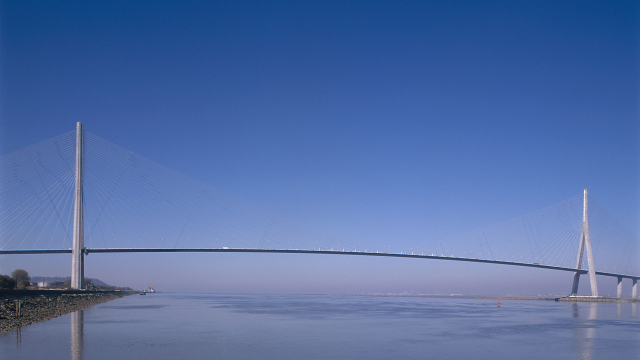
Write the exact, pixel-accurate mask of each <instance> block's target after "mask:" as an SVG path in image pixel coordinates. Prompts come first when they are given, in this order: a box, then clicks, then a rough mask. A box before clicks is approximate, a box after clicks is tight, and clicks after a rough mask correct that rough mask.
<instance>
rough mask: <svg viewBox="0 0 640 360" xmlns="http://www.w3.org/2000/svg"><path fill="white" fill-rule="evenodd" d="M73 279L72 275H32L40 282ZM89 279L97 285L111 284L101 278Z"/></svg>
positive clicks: (33, 280) (34, 279)
mask: <svg viewBox="0 0 640 360" xmlns="http://www.w3.org/2000/svg"><path fill="white" fill-rule="evenodd" d="M69 279H71V276H67V277H60V276H46V277H45V276H32V277H31V282H40V281H45V280H46V281H61V282H64V281H65V280H69ZM87 279H91V283H92V284H96V285H100V286H111V285H109V284H107V283H106V282H104V281H102V280H99V279H92V278H87Z"/></svg>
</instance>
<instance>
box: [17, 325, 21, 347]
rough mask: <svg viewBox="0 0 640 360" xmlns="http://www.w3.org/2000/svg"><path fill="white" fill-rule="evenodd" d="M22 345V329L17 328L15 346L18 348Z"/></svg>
mask: <svg viewBox="0 0 640 360" xmlns="http://www.w3.org/2000/svg"><path fill="white" fill-rule="evenodd" d="M21 344H22V328H21V327H19V328H17V329H16V346H17V347H18V348H19V347H20V345H21Z"/></svg>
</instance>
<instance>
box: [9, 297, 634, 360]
mask: <svg viewBox="0 0 640 360" xmlns="http://www.w3.org/2000/svg"><path fill="white" fill-rule="evenodd" d="M497 303H498V301H497V300H492V299H489V300H484V299H482V300H481V299H470V298H433V297H401V296H392V297H381V296H333V295H327V296H323V295H211V294H169V293H161V294H150V295H147V296H137V295H134V296H129V297H126V298H122V299H118V300H114V301H111V302H108V303H104V304H99V305H96V306H93V307H90V308H87V309H86V310H84V311H81V312H76V313H72V314H67V315H64V316H61V317H58V318H56V319H53V320H50V321H47V322H43V323H38V324H34V325H31V326H27V327H24V328H22V329H20V330H17V331H13V332H10V333H6V334H2V335H0V353H2V354H3V359H44V358H46V359H69V358H72V359H74V360H75V359H147V358H148V359H176V358H184V359H193V358H200V359H207V358H221V359H425V358H427V359H428V358H434V359H460V358H468V359H514V358H518V359H541V358H544V359H618V360H622V359H637V358H638V357H639V355H640V342H638V340H639V339H640V320H639V318H638V313H637V304H636V303H634V304H632V303H620V304H616V303H577V304H575V303H574V304H571V303H565V302H553V301H523V300H511V301H510V300H502V301H501V306H500V307H498V306H497Z"/></svg>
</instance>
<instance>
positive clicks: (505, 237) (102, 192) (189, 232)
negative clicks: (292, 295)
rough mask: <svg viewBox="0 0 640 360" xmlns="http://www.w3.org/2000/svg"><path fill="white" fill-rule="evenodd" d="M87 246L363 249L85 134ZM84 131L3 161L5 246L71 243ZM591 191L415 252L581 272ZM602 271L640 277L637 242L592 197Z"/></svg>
mask: <svg viewBox="0 0 640 360" xmlns="http://www.w3.org/2000/svg"><path fill="white" fill-rule="evenodd" d="M83 160H84V163H83V172H84V199H83V202H84V222H85V224H84V234H85V246H86V247H87V248H94V249H95V248H138V249H154V248H156V249H157V248H190V249H213V248H246V249H288V250H294V249H300V250H340V251H343V250H344V251H354V250H355V248H354V246H353V245H351V244H348V243H346V242H345V241H343V240H340V239H338V238H336V237H335V236H332V235H327V234H324V233H322V232H320V231H317V230H314V229H311V228H309V227H306V226H304V225H301V224H298V223H296V222H294V221H291V220H289V219H286V218H284V217H282V216H279V215H277V214H275V213H273V212H270V211H267V210H264V209H261V208H259V207H256V206H254V205H252V204H250V203H248V202H245V201H243V200H240V199H237V198H234V197H232V196H231V195H229V194H226V193H224V192H222V191H220V190H218V189H216V188H213V187H211V186H208V185H206V184H204V183H202V182H200V181H197V180H194V179H192V178H189V177H188V176H186V175H183V174H180V173H178V172H176V171H173V170H171V169H169V168H167V167H165V166H162V165H159V164H157V163H155V162H153V161H151V160H149V159H146V158H144V157H142V156H140V155H137V154H134V153H133V152H131V151H128V150H126V149H124V148H121V147H119V146H117V145H115V144H112V143H110V142H108V141H106V140H104V139H102V138H100V137H98V136H96V135H93V134H91V133H88V132H85V134H84V156H83ZM74 180H75V131H72V132H69V133H66V134H62V135H60V136H58V137H55V138H53V139H50V140H47V141H44V142H42V143H39V144H35V145H32V146H29V147H27V148H24V149H21V150H17V151H14V152H12V153H9V154H6V155H3V156H1V157H0V250H28V249H68V248H70V247H71V237H72V230H71V229H72V223H73V196H74V186H75V183H74ZM582 201H583V198H582V195H578V196H575V197H572V198H570V199H567V200H564V201H561V202H559V203H557V204H554V205H551V206H549V207H546V208H543V209H540V210H537V211H534V212H532V213H529V214H525V215H522V216H519V217H517V218H514V219H511V220H508V221H505V222H503V223H500V224H496V225H493V226H490V227H486V228H483V229H479V230H476V231H473V232H470V233H467V234H463V235H460V236H455V237H452V238H448V239H443V240H440V241H430V242H429V241H425V242H424V243H423V244H422V245H420V246H419V247H417V248H413V249H411V252H413V253H416V254H424V255H437V256H446V257H456V258H471V259H483V260H499V261H513V262H519V263H532V264H542V265H551V266H560V267H567V268H573V267H575V264H576V259H577V256H578V254H577V252H578V245H579V241H580V235H581V231H582V210H583V209H582V205H583V204H582ZM590 230H591V231H590V232H591V240H592V243H593V249H594V253H595V263H596V268H597V269H598V270H599V271H606V272H616V273H626V274H632V273H633V274H636V273H638V272H639V271H638V270H640V269H639V268H638V265H639V263H640V261H639V257H638V255H639V251H638V238H637V236H635V235H633V234H631V233H630V232H629V231H626V230H625V229H624V227H623V226H622V225H620V224H619V223H618V222H617V221H616V220H615V219H614V217H613V216H612V215H611V214H610V213H608V212H607V211H606V210H604V209H603V208H602V207H601V206H600V205H599V204H598V203H597V202H595V201H594V200H593V199H590Z"/></svg>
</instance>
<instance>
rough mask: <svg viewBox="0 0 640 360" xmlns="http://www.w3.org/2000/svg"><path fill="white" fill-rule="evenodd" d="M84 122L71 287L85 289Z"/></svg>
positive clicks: (78, 157)
mask: <svg viewBox="0 0 640 360" xmlns="http://www.w3.org/2000/svg"><path fill="white" fill-rule="evenodd" d="M82 182H83V180H82V123H81V122H79V123H77V124H76V192H75V198H74V210H73V249H72V252H71V288H72V289H84V218H83V216H82V214H83V212H82V200H83V192H82Z"/></svg>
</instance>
